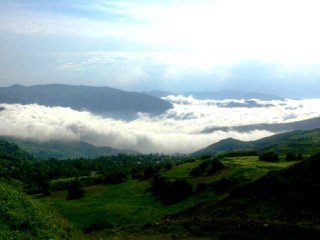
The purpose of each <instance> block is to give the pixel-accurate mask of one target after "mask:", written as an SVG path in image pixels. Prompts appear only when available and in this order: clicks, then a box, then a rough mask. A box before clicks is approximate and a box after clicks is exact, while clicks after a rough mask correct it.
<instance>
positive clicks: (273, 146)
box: [193, 129, 320, 156]
mask: <svg viewBox="0 0 320 240" xmlns="http://www.w3.org/2000/svg"><path fill="white" fill-rule="evenodd" d="M319 142H320V129H316V130H311V131H301V130H298V131H292V132H287V133H281V134H276V135H273V136H270V137H266V138H262V139H259V140H257V141H250V142H246V141H240V140H236V139H232V138H229V139H224V140H221V141H219V142H217V143H214V144H212V145H210V146H208V147H205V148H203V149H201V150H198V151H196V152H194V153H193V155H194V156H201V155H215V154H219V153H223V152H229V151H246V150H259V151H267V150H275V151H277V152H279V153H288V152H295V153H298V152H305V153H308V154H314V153H316V152H318V151H319V152H320V145H319Z"/></svg>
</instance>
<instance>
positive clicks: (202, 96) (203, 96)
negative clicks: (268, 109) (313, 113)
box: [144, 91, 283, 101]
mask: <svg viewBox="0 0 320 240" xmlns="http://www.w3.org/2000/svg"><path fill="white" fill-rule="evenodd" d="M144 93H145V94H148V95H150V96H155V97H159V98H161V97H166V96H169V95H175V96H178V95H183V96H186V97H187V96H190V95H192V96H193V98H195V99H199V100H207V99H213V100H224V99H245V100H251V99H260V100H265V101H268V100H283V98H281V97H278V96H276V95H269V94H264V93H258V92H234V91H218V92H183V93H173V92H167V91H150V92H144Z"/></svg>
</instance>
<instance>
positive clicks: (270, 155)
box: [259, 152, 279, 162]
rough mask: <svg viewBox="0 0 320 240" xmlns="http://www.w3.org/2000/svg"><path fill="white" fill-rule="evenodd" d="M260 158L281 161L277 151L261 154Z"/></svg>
mask: <svg viewBox="0 0 320 240" xmlns="http://www.w3.org/2000/svg"><path fill="white" fill-rule="evenodd" d="M259 160H260V161H265V162H279V156H278V154H277V153H275V152H264V153H261V154H260V156H259Z"/></svg>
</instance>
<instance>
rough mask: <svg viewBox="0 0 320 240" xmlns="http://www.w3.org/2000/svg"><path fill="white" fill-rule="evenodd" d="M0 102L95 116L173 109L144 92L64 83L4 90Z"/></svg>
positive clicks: (3, 88) (158, 111)
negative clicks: (89, 112)
mask: <svg viewBox="0 0 320 240" xmlns="http://www.w3.org/2000/svg"><path fill="white" fill-rule="evenodd" d="M0 102H1V103H20V104H32V103H37V104H40V105H45V106H61V107H70V108H72V109H75V110H88V111H91V112H94V113H108V112H145V113H152V114H158V113H162V112H164V111H166V110H168V109H170V108H171V107H172V105H171V104H170V103H169V102H167V101H164V100H162V99H159V98H157V97H153V96H150V95H146V94H142V93H137V92H125V91H121V90H119V89H115V88H109V87H89V86H72V85H63V84H48V85H35V86H30V87H26V86H21V85H13V86H11V87H1V88H0Z"/></svg>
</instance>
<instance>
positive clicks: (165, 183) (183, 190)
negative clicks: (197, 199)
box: [150, 175, 193, 205]
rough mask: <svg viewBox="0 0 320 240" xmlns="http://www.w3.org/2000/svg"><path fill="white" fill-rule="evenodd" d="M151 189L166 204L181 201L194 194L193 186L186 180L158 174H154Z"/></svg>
mask: <svg viewBox="0 0 320 240" xmlns="http://www.w3.org/2000/svg"><path fill="white" fill-rule="evenodd" d="M150 190H151V191H152V193H153V195H154V196H155V197H157V198H158V199H159V200H160V201H161V202H162V203H163V204H166V205H170V204H175V203H178V202H181V201H183V200H184V199H186V198H187V197H189V196H191V195H192V194H193V190H192V186H191V185H190V184H189V183H188V182H187V181H186V180H175V179H168V178H165V177H161V176H158V175H156V176H154V178H153V181H152V183H151V188H150Z"/></svg>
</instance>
